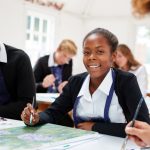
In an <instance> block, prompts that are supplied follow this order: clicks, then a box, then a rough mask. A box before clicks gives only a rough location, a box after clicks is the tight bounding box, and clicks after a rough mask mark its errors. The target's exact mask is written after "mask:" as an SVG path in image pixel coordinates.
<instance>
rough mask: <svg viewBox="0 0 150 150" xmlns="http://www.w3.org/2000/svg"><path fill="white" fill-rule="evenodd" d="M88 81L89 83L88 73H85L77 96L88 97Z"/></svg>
mask: <svg viewBox="0 0 150 150" xmlns="http://www.w3.org/2000/svg"><path fill="white" fill-rule="evenodd" d="M89 83H90V75H87V77H86V78H85V80H84V82H83V85H82V87H81V90H80V92H79V94H78V97H79V96H85V97H89V96H88V95H89Z"/></svg>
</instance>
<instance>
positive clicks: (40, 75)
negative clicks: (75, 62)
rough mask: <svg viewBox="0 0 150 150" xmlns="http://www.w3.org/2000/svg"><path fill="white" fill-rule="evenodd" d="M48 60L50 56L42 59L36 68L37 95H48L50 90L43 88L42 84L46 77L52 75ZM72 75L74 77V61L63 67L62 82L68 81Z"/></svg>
mask: <svg viewBox="0 0 150 150" xmlns="http://www.w3.org/2000/svg"><path fill="white" fill-rule="evenodd" d="M48 59H49V55H46V56H44V57H41V58H40V59H39V60H38V61H37V63H36V65H35V67H34V76H35V81H36V92H37V93H46V92H47V89H48V88H43V87H42V82H43V79H44V78H45V76H46V75H49V74H51V69H50V67H48ZM71 75H72V60H70V61H69V64H65V65H63V70H62V81H67V80H68V78H69V77H70V76H71Z"/></svg>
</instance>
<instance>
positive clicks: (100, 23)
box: [85, 16, 136, 47]
mask: <svg viewBox="0 0 150 150" xmlns="http://www.w3.org/2000/svg"><path fill="white" fill-rule="evenodd" d="M97 27H100V28H106V29H108V30H110V31H111V32H112V33H114V34H115V35H116V36H117V37H118V39H119V43H125V44H127V45H129V46H130V47H133V46H134V41H135V34H136V33H135V25H134V21H133V19H132V18H131V17H125V16H122V17H97V18H93V19H87V20H86V22H85V32H88V31H90V30H92V29H94V28H97Z"/></svg>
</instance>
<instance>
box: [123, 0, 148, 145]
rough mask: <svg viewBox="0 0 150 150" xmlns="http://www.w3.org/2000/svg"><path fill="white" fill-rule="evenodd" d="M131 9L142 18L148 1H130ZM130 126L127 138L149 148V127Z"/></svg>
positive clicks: (140, 124) (136, 124)
mask: <svg viewBox="0 0 150 150" xmlns="http://www.w3.org/2000/svg"><path fill="white" fill-rule="evenodd" d="M132 8H133V13H134V15H137V16H142V17H143V16H144V15H146V14H147V15H148V14H149V13H150V0H132ZM130 124H131V123H129V124H128V125H127V126H126V130H125V131H126V134H128V136H129V138H130V139H131V140H133V141H135V143H136V144H138V145H139V146H142V147H145V146H147V145H149V146H150V125H149V124H147V123H145V122H141V121H135V124H134V127H130Z"/></svg>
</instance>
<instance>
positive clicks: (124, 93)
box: [39, 69, 150, 137]
mask: <svg viewBox="0 0 150 150" xmlns="http://www.w3.org/2000/svg"><path fill="white" fill-rule="evenodd" d="M114 71H115V72H116V80H115V92H116V95H117V96H118V101H119V104H120V106H121V107H122V109H123V112H124V115H125V118H126V120H127V122H129V121H131V120H132V119H133V116H134V113H135V110H136V107H137V105H138V103H139V100H140V98H141V97H142V94H141V91H140V89H139V86H138V83H137V80H136V77H135V75H133V74H131V73H127V72H123V71H121V70H117V69H114ZM86 76H87V73H82V74H79V75H76V76H73V77H71V78H70V80H69V82H68V84H67V85H66V86H65V87H64V90H63V93H62V94H61V95H60V96H59V97H58V98H57V99H56V100H55V102H54V103H53V104H52V106H51V107H50V108H48V109H47V110H45V111H44V112H42V113H40V122H39V123H40V124H41V123H55V124H62V125H70V126H71V125H72V124H71V123H70V124H69V123H68V122H63V121H62V120H63V118H64V116H65V115H66V114H67V112H69V111H70V110H72V108H73V105H74V103H75V100H76V97H77V96H78V93H79V91H80V89H81V86H82V84H83V81H84V79H85V77H86ZM100 109H101V107H100ZM137 120H141V121H145V122H148V123H149V122H150V120H149V114H148V109H147V106H146V104H145V102H143V104H142V106H141V109H140V112H139V115H138V117H137ZM126 124H127V123H115V122H111V123H104V122H96V123H95V125H94V126H93V128H92V130H93V131H96V132H99V133H102V134H108V135H113V136H119V137H124V136H125V131H124V130H125V126H126Z"/></svg>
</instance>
